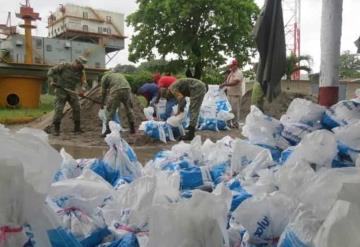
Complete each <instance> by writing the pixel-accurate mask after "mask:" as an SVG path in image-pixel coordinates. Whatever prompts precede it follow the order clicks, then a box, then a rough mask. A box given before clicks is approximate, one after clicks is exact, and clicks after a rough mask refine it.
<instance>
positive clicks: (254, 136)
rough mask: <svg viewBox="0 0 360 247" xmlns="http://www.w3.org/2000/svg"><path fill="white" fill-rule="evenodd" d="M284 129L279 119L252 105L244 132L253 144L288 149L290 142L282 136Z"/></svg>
mask: <svg viewBox="0 0 360 247" xmlns="http://www.w3.org/2000/svg"><path fill="white" fill-rule="evenodd" d="M282 129H283V127H282V125H281V123H280V121H279V120H276V119H275V118H272V117H270V116H267V115H265V114H263V113H262V111H261V110H260V109H259V108H257V107H256V106H254V105H252V106H251V110H250V113H249V114H248V115H247V116H246V120H245V125H244V127H243V129H242V134H243V136H245V137H247V138H248V139H249V141H250V142H251V143H253V144H265V145H269V146H272V147H279V148H280V149H286V148H287V147H288V146H289V143H288V142H287V141H286V139H284V137H282V136H281V132H282Z"/></svg>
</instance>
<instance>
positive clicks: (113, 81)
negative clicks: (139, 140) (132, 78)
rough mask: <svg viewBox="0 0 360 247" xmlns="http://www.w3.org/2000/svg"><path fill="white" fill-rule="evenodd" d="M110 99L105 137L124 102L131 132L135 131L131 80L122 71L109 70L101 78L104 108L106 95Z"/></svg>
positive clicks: (107, 107)
mask: <svg viewBox="0 0 360 247" xmlns="http://www.w3.org/2000/svg"><path fill="white" fill-rule="evenodd" d="M108 94H109V99H108V101H107V104H106V120H107V123H106V131H105V133H104V134H103V135H102V136H103V137H105V136H106V135H107V134H109V133H110V128H109V121H110V120H111V119H112V117H113V116H114V114H115V113H116V109H117V108H119V107H120V103H122V104H123V105H124V107H125V111H126V115H127V118H128V121H129V127H130V133H131V134H134V133H135V123H134V111H133V104H132V99H131V88H130V84H129V82H128V81H127V80H126V79H125V77H124V76H123V75H122V74H120V73H115V72H107V73H105V75H104V76H103V77H102V79H101V103H102V108H103V105H104V104H105V99H106V96H107V95H108Z"/></svg>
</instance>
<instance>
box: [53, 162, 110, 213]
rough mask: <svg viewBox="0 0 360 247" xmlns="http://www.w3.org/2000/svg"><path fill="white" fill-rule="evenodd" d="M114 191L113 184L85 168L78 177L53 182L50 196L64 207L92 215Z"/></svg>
mask: <svg viewBox="0 0 360 247" xmlns="http://www.w3.org/2000/svg"><path fill="white" fill-rule="evenodd" d="M113 192H114V190H113V188H112V186H111V185H110V184H109V183H108V182H106V181H105V180H104V179H103V178H102V177H100V176H99V175H97V174H96V173H95V172H93V171H92V170H90V169H85V170H84V171H83V173H82V174H81V176H79V177H77V178H73V179H67V180H63V181H59V182H55V183H53V184H52V185H51V187H50V190H49V194H48V196H49V197H50V198H51V199H52V200H53V201H57V203H58V204H59V205H60V206H61V207H62V208H70V207H74V208H77V209H80V210H82V211H84V212H86V213H87V214H89V215H91V214H93V212H94V210H95V209H96V207H97V206H99V205H101V204H102V203H103V201H104V199H105V198H108V197H109V196H111V195H112V193H113Z"/></svg>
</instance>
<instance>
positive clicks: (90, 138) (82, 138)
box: [42, 87, 153, 146]
mask: <svg viewBox="0 0 360 247" xmlns="http://www.w3.org/2000/svg"><path fill="white" fill-rule="evenodd" d="M87 96H89V97H91V98H93V99H95V100H97V101H100V100H101V90H100V88H99V87H98V88H94V89H92V90H91V91H89V92H88V93H87ZM133 105H134V107H133V110H134V118H135V126H139V125H140V124H141V122H142V121H144V120H145V116H144V113H143V106H142V105H141V103H140V101H139V100H138V99H137V97H136V96H134V95H133ZM80 106H81V128H82V130H83V131H84V133H83V134H81V135H74V134H73V132H72V131H73V129H74V122H73V116H72V110H71V108H70V107H69V106H67V107H66V108H65V110H64V117H63V119H62V121H61V134H60V136H58V137H55V136H52V140H53V141H54V142H55V143H58V142H72V143H74V144H76V145H88V146H103V145H106V144H105V142H104V138H102V137H101V136H100V135H101V130H102V122H101V120H100V119H99V117H98V112H99V110H100V105H99V104H96V103H94V102H92V101H90V100H87V99H81V100H80ZM119 112H120V119H121V125H122V127H123V128H128V127H129V124H128V119H127V116H126V112H125V110H124V108H123V105H122V106H121V109H120V111H119ZM51 120H52V114H51V115H49V116H48V117H47V118H45V119H43V123H44V122H46V124H42V125H45V126H43V128H44V129H45V130H47V132H49V133H52V130H53V128H52V123H51ZM122 135H123V136H124V138H125V139H126V140H127V141H128V142H129V143H130V144H137V145H144V144H147V143H149V142H153V141H152V140H149V138H144V136H143V135H142V134H141V133H137V134H135V135H130V133H129V132H128V131H127V132H126V131H125V132H123V133H122Z"/></svg>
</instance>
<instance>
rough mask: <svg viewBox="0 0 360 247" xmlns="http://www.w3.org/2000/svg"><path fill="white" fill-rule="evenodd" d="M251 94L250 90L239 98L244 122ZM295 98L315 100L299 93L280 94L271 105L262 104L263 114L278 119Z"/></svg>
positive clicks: (248, 110) (248, 109)
mask: <svg viewBox="0 0 360 247" xmlns="http://www.w3.org/2000/svg"><path fill="white" fill-rule="evenodd" d="M251 93H252V90H249V91H247V92H246V93H245V95H244V96H243V97H242V98H241V108H240V109H241V113H240V117H241V119H242V120H245V118H246V116H247V115H248V114H249V112H250V106H251ZM295 98H303V99H307V100H310V101H313V102H316V98H314V97H313V96H308V95H303V94H299V93H288V92H281V94H280V95H279V96H278V97H277V98H276V99H274V100H273V101H272V102H271V103H268V102H267V103H265V104H264V112H265V114H267V115H269V116H272V117H273V118H276V119H280V117H281V116H282V115H283V114H285V113H286V110H287V109H288V107H289V105H290V103H291V101H293V99H295Z"/></svg>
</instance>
